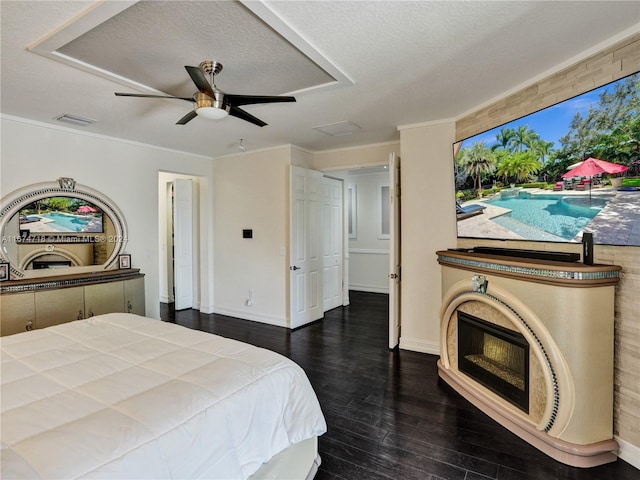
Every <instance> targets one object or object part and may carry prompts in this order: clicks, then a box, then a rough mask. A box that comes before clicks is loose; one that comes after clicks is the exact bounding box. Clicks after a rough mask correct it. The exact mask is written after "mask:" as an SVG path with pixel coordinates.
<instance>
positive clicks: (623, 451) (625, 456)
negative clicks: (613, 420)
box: [614, 436, 640, 470]
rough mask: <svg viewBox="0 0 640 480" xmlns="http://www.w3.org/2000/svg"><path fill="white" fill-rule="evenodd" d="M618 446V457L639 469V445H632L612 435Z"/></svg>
mask: <svg viewBox="0 0 640 480" xmlns="http://www.w3.org/2000/svg"><path fill="white" fill-rule="evenodd" d="M614 438H615V439H616V441H617V442H618V445H619V446H620V448H619V450H618V458H621V459H622V460H624V461H625V462H627V463H628V464H630V465H632V466H634V467H635V468H637V469H638V470H640V447H638V446H636V445H633V444H632V443H629V442H627V441H625V440H622V439H621V438H619V437H617V436H616V437H614Z"/></svg>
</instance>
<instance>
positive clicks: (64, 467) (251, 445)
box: [0, 313, 326, 480]
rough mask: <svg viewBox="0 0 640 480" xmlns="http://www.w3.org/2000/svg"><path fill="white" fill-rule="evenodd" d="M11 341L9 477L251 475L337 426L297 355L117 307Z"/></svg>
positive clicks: (5, 439) (6, 357)
mask: <svg viewBox="0 0 640 480" xmlns="http://www.w3.org/2000/svg"><path fill="white" fill-rule="evenodd" d="M0 343H1V346H2V365H1V373H2V386H1V388H2V391H1V394H2V396H1V402H2V403H1V410H2V431H1V434H2V443H1V448H2V451H1V454H2V466H1V472H0V473H1V477H2V478H3V479H5V480H7V479H21V480H22V479H27V478H59V479H62V478H64V479H73V478H109V479H114V478H136V479H143V478H153V479H160V478H220V479H236V478H241V479H244V478H247V477H249V476H250V475H252V474H253V473H254V472H256V471H257V470H258V469H259V468H260V466H261V465H262V464H263V463H265V462H267V461H268V460H269V459H270V458H272V457H273V456H274V455H276V454H278V453H279V452H281V451H283V450H284V449H286V448H288V447H289V446H291V445H294V444H297V443H298V442H301V441H303V440H305V439H308V438H312V437H315V436H319V435H322V434H323V433H324V432H325V431H326V423H325V419H324V417H323V414H322V411H321V409H320V405H319V403H318V400H317V397H316V395H315V392H314V391H313V388H312V387H311V384H310V383H309V380H308V378H307V376H306V374H305V373H304V371H303V370H302V369H301V368H300V367H299V366H298V365H296V364H295V363H294V362H292V361H291V360H289V359H287V358H285V357H283V356H281V355H279V354H277V353H274V352H271V351H269V350H265V349H261V348H257V347H254V346H252V345H248V344H245V343H242V342H238V341H235V340H230V339H226V338H223V337H220V336H216V335H212V334H208V333H204V332H200V331H196V330H191V329H188V328H184V327H181V326H177V325H174V324H170V323H165V322H161V321H158V320H153V319H149V318H145V317H140V316H137V315H132V314H125V313H113V314H107V315H100V316H96V317H92V318H90V319H87V320H81V321H75V322H70V323H65V324H62V325H57V326H54V327H49V328H46V329H42V330H33V331H31V332H25V333H20V334H17V335H12V336H8V337H2V338H1V339H0Z"/></svg>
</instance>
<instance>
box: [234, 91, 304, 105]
mask: <svg viewBox="0 0 640 480" xmlns="http://www.w3.org/2000/svg"><path fill="white" fill-rule="evenodd" d="M224 97H225V98H226V99H227V101H228V102H229V105H232V106H240V105H251V104H255V103H280V102H295V101H296V97H287V96H270V95H231V94H228V93H227V94H225V96H224Z"/></svg>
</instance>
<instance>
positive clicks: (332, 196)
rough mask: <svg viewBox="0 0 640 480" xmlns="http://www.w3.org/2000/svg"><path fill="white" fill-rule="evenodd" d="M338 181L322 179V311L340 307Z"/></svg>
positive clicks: (340, 247)
mask: <svg viewBox="0 0 640 480" xmlns="http://www.w3.org/2000/svg"><path fill="white" fill-rule="evenodd" d="M342 205H343V204H342V181H341V180H337V179H335V178H328V177H323V179H322V280H323V282H324V284H323V289H322V295H323V311H325V312H326V311H327V310H331V309H332V308H336V307H339V306H341V305H342V258H343V255H342V240H343V238H342V224H343V218H342V210H343V206H342Z"/></svg>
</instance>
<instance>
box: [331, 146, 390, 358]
mask: <svg viewBox="0 0 640 480" xmlns="http://www.w3.org/2000/svg"><path fill="white" fill-rule="evenodd" d="M331 175H332V176H334V175H335V176H336V177H339V178H342V179H343V180H344V184H345V192H344V198H345V201H344V204H345V237H346V240H345V262H344V268H345V275H344V278H345V291H346V292H345V294H344V299H345V302H344V305H348V304H349V300H348V298H349V297H348V295H349V291H350V290H351V291H356V292H367V293H378V294H385V295H388V296H389V302H388V304H389V312H388V313H389V348H390V349H393V348H395V347H397V345H398V343H399V335H400V280H401V277H400V263H401V262H400V218H399V215H400V208H399V207H400V196H399V192H400V188H399V181H400V159H399V157H398V156H397V155H395V154H392V155H391V156H390V159H389V163H388V164H384V165H378V166H367V167H361V168H351V169H346V170H340V171H331Z"/></svg>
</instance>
